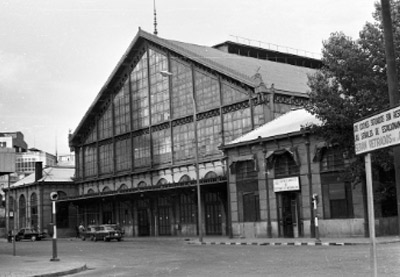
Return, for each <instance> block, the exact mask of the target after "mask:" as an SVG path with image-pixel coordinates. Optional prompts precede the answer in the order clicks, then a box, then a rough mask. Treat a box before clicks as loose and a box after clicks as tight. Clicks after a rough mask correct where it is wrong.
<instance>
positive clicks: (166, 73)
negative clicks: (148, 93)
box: [159, 69, 203, 242]
mask: <svg viewBox="0 0 400 277" xmlns="http://www.w3.org/2000/svg"><path fill="white" fill-rule="evenodd" d="M192 71H193V69H192ZM159 73H160V74H161V76H163V77H165V78H166V77H168V78H170V77H171V76H172V73H171V72H170V71H168V70H162V71H160V72H159ZM192 78H193V79H192V81H193V82H192V83H193V84H194V72H192ZM192 103H193V128H194V159H195V164H194V165H195V171H196V188H197V215H198V218H197V222H198V226H199V227H198V228H199V241H200V242H203V228H202V225H203V224H202V212H201V190H200V170H199V143H198V142H199V140H198V134H197V107H196V97H195V90H194V85H193V91H192Z"/></svg>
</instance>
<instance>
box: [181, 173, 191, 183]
mask: <svg viewBox="0 0 400 277" xmlns="http://www.w3.org/2000/svg"><path fill="white" fill-rule="evenodd" d="M190 181H191V180H190V177H189V176H188V175H183V176H182V177H181V178H180V179H179V183H185V182H190Z"/></svg>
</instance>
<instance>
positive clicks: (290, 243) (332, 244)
mask: <svg viewBox="0 0 400 277" xmlns="http://www.w3.org/2000/svg"><path fill="white" fill-rule="evenodd" d="M188 244H198V245H253V246H348V245H362V244H366V243H353V242H194V241H190V242H188Z"/></svg>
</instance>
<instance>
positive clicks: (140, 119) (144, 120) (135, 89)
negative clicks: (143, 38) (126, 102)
mask: <svg viewBox="0 0 400 277" xmlns="http://www.w3.org/2000/svg"><path fill="white" fill-rule="evenodd" d="M147 70H148V65H147V52H146V53H144V55H143V56H142V58H141V60H140V61H139V62H138V63H137V64H136V66H135V68H134V69H133V71H132V73H131V94H132V108H131V112H132V118H133V122H132V125H133V129H134V130H138V129H141V128H143V127H147V126H149V122H150V121H149V119H150V115H149V80H148V72H147Z"/></svg>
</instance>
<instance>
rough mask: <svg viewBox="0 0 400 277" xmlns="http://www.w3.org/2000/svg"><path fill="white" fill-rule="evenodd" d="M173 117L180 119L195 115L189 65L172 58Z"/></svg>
mask: <svg viewBox="0 0 400 277" xmlns="http://www.w3.org/2000/svg"><path fill="white" fill-rule="evenodd" d="M171 71H172V77H171V79H172V86H173V87H172V92H171V105H172V117H173V118H178V117H183V116H187V115H191V114H193V82H192V70H191V68H190V66H189V65H185V64H184V63H181V62H179V61H178V60H177V59H172V58H171Z"/></svg>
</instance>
